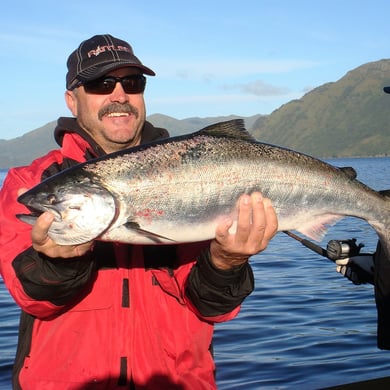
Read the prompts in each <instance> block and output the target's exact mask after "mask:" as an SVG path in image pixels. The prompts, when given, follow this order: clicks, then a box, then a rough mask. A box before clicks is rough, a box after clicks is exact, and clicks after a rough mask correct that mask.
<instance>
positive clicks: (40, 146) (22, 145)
mask: <svg viewBox="0 0 390 390" xmlns="http://www.w3.org/2000/svg"><path fill="white" fill-rule="evenodd" d="M260 117H261V115H254V116H251V117H240V116H236V115H230V116H219V117H215V118H212V117H210V118H196V117H195V118H188V119H182V120H179V119H175V118H171V117H169V116H167V115H162V114H154V115H150V116H148V118H147V119H148V121H150V122H151V123H153V124H154V125H155V126H157V127H164V128H166V129H168V130H169V132H170V134H171V136H175V135H181V134H187V133H191V132H194V131H196V130H200V129H201V128H203V127H206V126H208V125H210V124H212V123H216V122H221V121H227V120H230V119H234V118H242V119H244V120H245V123H246V126H247V128H248V130H249V129H251V126H252V125H253V123H255V122H256V120H257V119H258V118H260ZM56 123H57V121H53V122H50V123H48V124H46V125H45V126H43V127H40V128H39V129H36V130H33V131H30V132H28V133H26V134H24V135H23V136H21V137H17V138H14V139H11V140H0V169H8V168H9V167H14V166H20V165H26V164H29V163H30V162H31V161H32V160H34V159H35V158H37V157H39V156H42V155H44V154H45V153H47V152H48V151H49V150H52V149H56V148H58V145H57V144H56V142H55V141H54V138H53V131H54V128H55V126H56Z"/></svg>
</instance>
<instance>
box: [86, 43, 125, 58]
mask: <svg viewBox="0 0 390 390" xmlns="http://www.w3.org/2000/svg"><path fill="white" fill-rule="evenodd" d="M107 50H108V51H111V50H113V51H126V52H127V53H130V54H133V51H132V50H131V49H130V48H128V47H126V46H119V45H118V46H115V45H105V46H100V45H99V46H98V47H97V48H96V49H94V50H90V51H89V52H88V53H87V56H88V58H91V57H92V56H95V57H97V56H98V55H99V54H101V53H104V52H105V51H107Z"/></svg>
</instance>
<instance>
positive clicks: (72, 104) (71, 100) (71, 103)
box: [65, 90, 77, 117]
mask: <svg viewBox="0 0 390 390" xmlns="http://www.w3.org/2000/svg"><path fill="white" fill-rule="evenodd" d="M65 102H66V105H67V106H68V108H69V110H70V111H71V113H72V114H73V116H74V117H77V99H76V96H75V92H74V91H68V90H66V91H65Z"/></svg>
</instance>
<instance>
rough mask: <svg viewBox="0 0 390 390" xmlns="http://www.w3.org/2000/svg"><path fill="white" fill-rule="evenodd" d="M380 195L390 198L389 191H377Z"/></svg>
mask: <svg viewBox="0 0 390 390" xmlns="http://www.w3.org/2000/svg"><path fill="white" fill-rule="evenodd" d="M378 192H379V193H380V194H381V195H383V196H386V197H387V198H390V190H382V191H378Z"/></svg>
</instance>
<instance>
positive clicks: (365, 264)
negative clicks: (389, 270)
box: [336, 254, 374, 284]
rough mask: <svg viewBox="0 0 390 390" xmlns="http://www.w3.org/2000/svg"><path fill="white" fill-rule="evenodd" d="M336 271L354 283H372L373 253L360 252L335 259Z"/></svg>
mask: <svg viewBox="0 0 390 390" xmlns="http://www.w3.org/2000/svg"><path fill="white" fill-rule="evenodd" d="M336 271H337V272H339V273H340V274H341V275H343V276H345V277H346V278H348V279H349V280H350V281H351V282H352V283H354V284H363V283H371V284H374V255H373V254H361V255H358V256H354V257H350V258H346V259H340V260H336Z"/></svg>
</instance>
